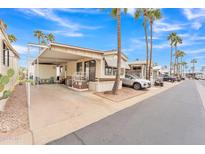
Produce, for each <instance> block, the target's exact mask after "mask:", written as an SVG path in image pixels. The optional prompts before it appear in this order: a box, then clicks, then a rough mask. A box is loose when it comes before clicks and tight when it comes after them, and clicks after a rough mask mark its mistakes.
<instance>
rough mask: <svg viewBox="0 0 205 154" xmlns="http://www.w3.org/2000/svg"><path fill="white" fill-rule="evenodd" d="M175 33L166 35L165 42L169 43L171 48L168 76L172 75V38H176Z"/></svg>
mask: <svg viewBox="0 0 205 154" xmlns="http://www.w3.org/2000/svg"><path fill="white" fill-rule="evenodd" d="M176 35H177V34H176V33H175V32H172V33H170V34H169V35H168V37H167V40H168V41H170V47H171V51H170V66H169V69H170V70H169V74H170V75H171V74H172V56H173V44H174V37H176Z"/></svg>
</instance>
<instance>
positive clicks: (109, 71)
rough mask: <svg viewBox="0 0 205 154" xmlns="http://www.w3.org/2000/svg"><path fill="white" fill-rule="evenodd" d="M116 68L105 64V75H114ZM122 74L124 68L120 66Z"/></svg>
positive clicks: (121, 73)
mask: <svg viewBox="0 0 205 154" xmlns="http://www.w3.org/2000/svg"><path fill="white" fill-rule="evenodd" d="M116 73H117V68H114V67H108V66H107V65H106V66H105V75H116ZM123 74H124V68H121V70H120V75H123Z"/></svg>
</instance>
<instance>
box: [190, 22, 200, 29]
mask: <svg viewBox="0 0 205 154" xmlns="http://www.w3.org/2000/svg"><path fill="white" fill-rule="evenodd" d="M191 27H192V28H193V29H196V30H199V29H200V28H201V27H202V24H201V23H200V22H198V21H196V22H193V23H192V25H191Z"/></svg>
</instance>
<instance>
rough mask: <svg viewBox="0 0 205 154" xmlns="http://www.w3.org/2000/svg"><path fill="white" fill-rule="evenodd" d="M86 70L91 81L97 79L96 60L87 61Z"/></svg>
mask: <svg viewBox="0 0 205 154" xmlns="http://www.w3.org/2000/svg"><path fill="white" fill-rule="evenodd" d="M84 65H85V67H84V72H85V73H86V76H87V78H88V80H89V81H95V72H96V61H95V60H91V61H87V62H85V64H84Z"/></svg>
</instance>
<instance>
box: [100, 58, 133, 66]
mask: <svg viewBox="0 0 205 154" xmlns="http://www.w3.org/2000/svg"><path fill="white" fill-rule="evenodd" d="M104 58H105V61H106V63H107V65H108V66H109V67H115V68H117V58H116V57H112V56H105V57H104ZM121 68H125V69H130V67H129V65H128V64H127V63H126V62H125V61H123V60H121Z"/></svg>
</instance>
